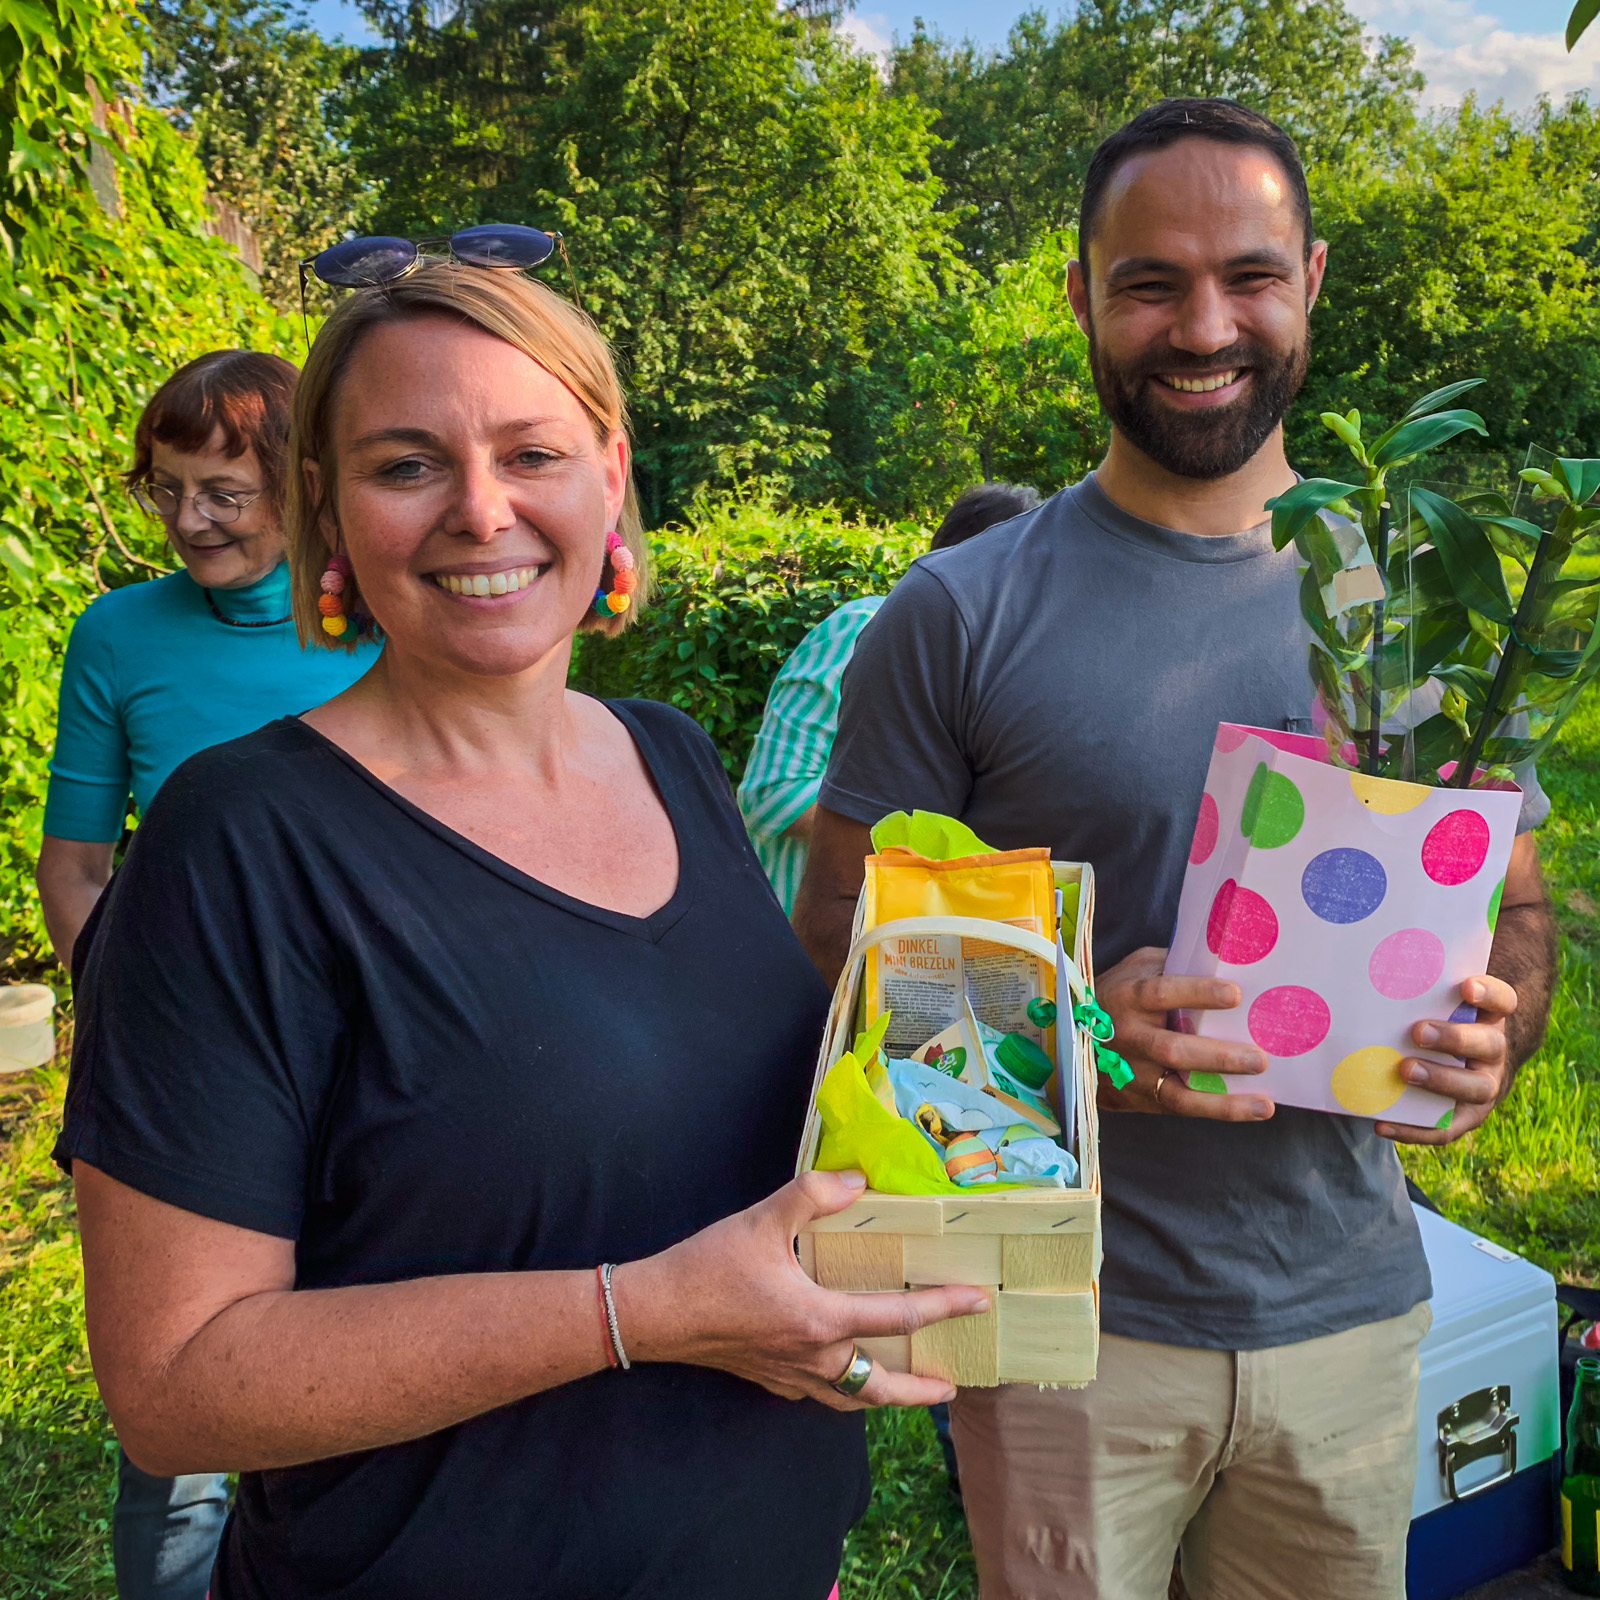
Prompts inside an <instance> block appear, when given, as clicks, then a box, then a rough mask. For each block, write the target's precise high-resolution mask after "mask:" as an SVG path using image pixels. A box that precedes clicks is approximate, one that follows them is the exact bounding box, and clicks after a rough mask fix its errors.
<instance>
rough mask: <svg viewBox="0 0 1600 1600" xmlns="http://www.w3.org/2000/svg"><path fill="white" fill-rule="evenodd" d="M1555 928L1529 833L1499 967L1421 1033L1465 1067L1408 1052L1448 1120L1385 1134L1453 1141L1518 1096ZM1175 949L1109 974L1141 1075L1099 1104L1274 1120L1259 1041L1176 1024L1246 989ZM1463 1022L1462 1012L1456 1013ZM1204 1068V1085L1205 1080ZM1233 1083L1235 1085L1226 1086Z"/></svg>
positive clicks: (1540, 1026) (1409, 1070) (1541, 1010)
mask: <svg viewBox="0 0 1600 1600" xmlns="http://www.w3.org/2000/svg"><path fill="white" fill-rule="evenodd" d="M1552 941H1553V930H1552V927H1551V923H1550V919H1549V914H1548V906H1547V902H1546V898H1545V892H1544V884H1543V881H1542V879H1541V877H1540V874H1539V859H1538V855H1537V853H1536V851H1535V848H1534V844H1533V839H1532V836H1531V835H1528V834H1523V835H1521V836H1519V837H1518V839H1517V842H1516V844H1515V846H1514V847H1513V850H1512V855H1511V864H1510V867H1509V869H1508V871H1507V873H1506V883H1505V889H1504V891H1503V893H1502V895H1501V900H1500V913H1499V919H1498V921H1497V922H1496V925H1495V937H1494V945H1493V948H1492V950H1491V952H1490V956H1489V962H1488V965H1489V967H1490V968H1491V969H1492V970H1491V971H1490V972H1487V973H1482V974H1479V975H1476V976H1473V977H1469V978H1466V979H1464V980H1463V982H1462V984H1461V987H1460V997H1461V1004H1462V1007H1463V1008H1464V1009H1465V1008H1471V1009H1473V1010H1475V1011H1476V1013H1477V1015H1476V1017H1475V1018H1474V1019H1471V1020H1454V1021H1452V1020H1446V1019H1438V1020H1430V1021H1424V1022H1419V1023H1417V1024H1416V1026H1415V1027H1414V1028H1413V1030H1412V1042H1413V1043H1414V1044H1415V1045H1416V1046H1417V1047H1418V1048H1419V1049H1423V1050H1432V1051H1436V1052H1441V1053H1446V1054H1450V1055H1454V1056H1456V1057H1458V1058H1459V1059H1460V1062H1461V1064H1460V1065H1458V1066H1448V1065H1445V1064H1443V1063H1441V1062H1439V1061H1433V1060H1428V1059H1425V1058H1422V1057H1408V1058H1407V1059H1406V1060H1405V1061H1404V1062H1403V1063H1402V1064H1401V1067H1400V1075H1401V1077H1402V1078H1403V1079H1404V1080H1405V1081H1406V1082H1407V1083H1408V1084H1411V1085H1413V1086H1415V1087H1417V1088H1420V1089H1428V1090H1431V1091H1432V1092H1433V1093H1435V1094H1441V1095H1444V1096H1446V1097H1448V1098H1449V1099H1451V1100H1453V1101H1455V1103H1456V1110H1455V1114H1454V1115H1453V1116H1452V1117H1451V1119H1450V1123H1449V1126H1447V1127H1443V1128H1429V1127H1417V1126H1415V1125H1412V1124H1407V1123H1401V1122H1384V1121H1379V1122H1378V1123H1377V1125H1376V1131H1377V1132H1378V1133H1379V1134H1381V1135H1382V1136H1383V1137H1384V1138H1387V1139H1393V1140H1394V1141H1396V1142H1397V1143H1400V1144H1431V1145H1443V1144H1451V1143H1453V1142H1454V1141H1455V1140H1457V1139H1459V1138H1461V1137H1462V1135H1463V1134H1467V1133H1470V1132H1471V1131H1472V1130H1473V1129H1474V1128H1476V1127H1478V1126H1479V1125H1480V1124H1482V1123H1483V1122H1484V1121H1485V1119H1486V1118H1487V1117H1488V1116H1489V1113H1490V1112H1492V1111H1493V1110H1494V1108H1495V1107H1496V1106H1497V1105H1499V1104H1500V1102H1501V1101H1502V1100H1503V1099H1505V1097H1506V1095H1507V1094H1508V1093H1510V1090H1511V1085H1512V1083H1513V1082H1514V1081H1515V1078H1516V1073H1517V1068H1518V1067H1519V1066H1520V1065H1521V1064H1522V1063H1523V1062H1524V1061H1525V1060H1526V1059H1527V1058H1528V1057H1529V1056H1530V1055H1532V1054H1533V1052H1534V1050H1535V1049H1536V1048H1537V1046H1538V1042H1539V1039H1540V1037H1541V1035H1542V1034H1543V1031H1544V1024H1545V1018H1546V1016H1547V1014H1548V1012H1549V1008H1550V973H1551V971H1552V970H1553V966H1554V958H1555V951H1554V948H1553V942H1552ZM1166 958H1167V952H1166V951H1165V950H1163V949H1161V948H1159V947H1157V946H1153V945H1150V946H1145V947H1144V948H1142V949H1139V950H1135V951H1133V952H1132V954H1130V955H1128V956H1125V957H1124V958H1123V959H1122V960H1121V961H1119V962H1118V963H1117V964H1116V966H1114V967H1113V968H1111V970H1110V971H1109V972H1107V973H1106V974H1105V975H1104V976H1103V977H1102V978H1101V980H1100V984H1099V988H1098V993H1099V997H1100V1003H1101V1004H1102V1005H1103V1006H1104V1007H1105V1009H1106V1011H1107V1012H1108V1013H1109V1015H1110V1016H1111V1019H1112V1021H1113V1022H1114V1023H1115V1024H1116V1030H1117V1032H1116V1048H1117V1050H1118V1051H1119V1052H1120V1053H1121V1054H1122V1056H1123V1057H1124V1058H1125V1059H1126V1060H1127V1062H1128V1065H1129V1066H1130V1067H1131V1068H1132V1070H1133V1081H1132V1082H1131V1083H1129V1084H1128V1085H1126V1087H1124V1088H1121V1089H1116V1088H1113V1087H1112V1086H1111V1084H1110V1083H1109V1082H1108V1081H1107V1080H1106V1079H1105V1078H1104V1077H1102V1078H1101V1080H1100V1091H1099V1101H1100V1104H1101V1106H1102V1107H1103V1108H1104V1109H1106V1110H1111V1111H1146V1112H1160V1113H1162V1114H1164V1115H1167V1116H1183V1117H1209V1118H1213V1119H1216V1120H1220V1121H1224V1122H1257V1121H1264V1120H1265V1119H1266V1118H1268V1117H1270V1116H1271V1115H1272V1113H1273V1109H1274V1106H1273V1101H1272V1099H1271V1097H1270V1096H1268V1095H1265V1094H1254V1093H1250V1092H1249V1088H1250V1086H1249V1084H1248V1082H1247V1081H1246V1082H1233V1081H1226V1080H1236V1079H1245V1080H1248V1079H1249V1078H1250V1077H1252V1076H1255V1075H1258V1074H1259V1073H1261V1072H1263V1071H1264V1070H1265V1069H1266V1065H1267V1058H1266V1056H1265V1055H1264V1054H1263V1053H1262V1051H1260V1050H1259V1049H1257V1048H1256V1047H1255V1046H1254V1045H1251V1044H1244V1043H1238V1042H1234V1041H1231V1040H1227V1039H1215V1038H1207V1037H1203V1036H1200V1035H1197V1034H1194V1033H1192V1032H1189V1031H1187V1030H1185V1029H1183V1028H1181V1027H1178V1026H1175V1024H1176V1023H1177V1022H1178V1020H1179V1013H1180V1012H1183V1011H1231V1010H1233V1009H1235V1008H1236V1007H1237V1006H1238V1005H1239V1004H1240V1002H1241V999H1242V992H1241V990H1240V989H1239V986H1238V985H1237V984H1235V983H1231V982H1229V981H1228V980H1227V979H1224V978H1211V977H1186V976H1180V975H1177V974H1168V973H1166V972H1165V971H1164V970H1163V969H1164V966H1165V963H1166ZM1457 1016H1458V1017H1459V1013H1457ZM1200 1074H1204V1075H1205V1076H1204V1077H1202V1078H1200V1082H1201V1083H1202V1084H1204V1085H1205V1086H1204V1087H1197V1086H1196V1075H1200ZM1219 1079H1221V1080H1224V1081H1226V1087H1227V1089H1228V1091H1229V1092H1227V1093H1219V1092H1218V1090H1219V1089H1220V1088H1222V1087H1223V1083H1222V1082H1219V1081H1218V1080H1219Z"/></svg>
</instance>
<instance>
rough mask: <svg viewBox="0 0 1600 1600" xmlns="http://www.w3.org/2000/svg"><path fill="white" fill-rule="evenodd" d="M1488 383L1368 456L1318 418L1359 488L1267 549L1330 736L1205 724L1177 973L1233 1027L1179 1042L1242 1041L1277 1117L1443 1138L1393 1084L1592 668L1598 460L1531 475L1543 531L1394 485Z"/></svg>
mask: <svg viewBox="0 0 1600 1600" xmlns="http://www.w3.org/2000/svg"><path fill="white" fill-rule="evenodd" d="M1479 381H1481V380H1477V379H1472V380H1467V381H1466V382H1463V383H1456V384H1451V385H1449V386H1447V387H1446V388H1443V389H1439V390H1436V391H1434V392H1433V393H1432V394H1429V395H1425V396H1424V397H1423V398H1422V399H1421V400H1419V401H1418V402H1417V403H1416V404H1415V405H1414V406H1412V407H1411V409H1410V410H1409V411H1407V412H1406V414H1405V415H1404V416H1403V417H1401V418H1400V420H1399V421H1398V422H1396V423H1395V424H1394V425H1393V426H1391V427H1388V428H1385V429H1383V430H1381V431H1379V432H1377V433H1376V434H1375V435H1374V436H1373V437H1371V438H1368V437H1367V436H1366V435H1365V434H1364V432H1363V428H1362V420H1361V418H1360V416H1359V415H1358V414H1357V413H1355V412H1351V413H1349V414H1348V415H1345V416H1339V415H1337V414H1335V413H1331V412H1330V413H1327V414H1325V415H1324V417H1323V419H1322V420H1323V422H1324V424H1325V425H1326V426H1327V427H1328V428H1329V430H1330V431H1331V432H1333V433H1334V434H1336V435H1337V436H1338V437H1339V438H1340V440H1342V442H1343V443H1344V444H1345V445H1346V447H1347V448H1348V449H1349V451H1350V454H1351V456H1352V457H1353V459H1354V462H1355V465H1356V466H1357V468H1358V469H1359V471H1358V474H1356V476H1357V477H1358V479H1359V481H1356V482H1344V481H1338V480H1334V479H1329V478H1313V479H1308V480H1305V481H1302V482H1301V483H1298V484H1296V485H1295V486H1294V488H1292V489H1291V490H1289V491H1288V492H1287V493H1286V494H1283V495H1280V496H1278V497H1277V499H1275V500H1274V501H1272V502H1270V509H1271V511H1272V519H1273V542H1274V544H1275V545H1276V546H1277V547H1278V548H1279V549H1283V548H1285V547H1286V546H1287V545H1288V544H1289V543H1290V542H1293V543H1294V545H1295V547H1296V549H1297V551H1298V553H1299V556H1300V559H1301V561H1302V562H1303V563H1304V569H1305V570H1304V575H1303V578H1302V582H1301V588H1300V603H1301V611H1302V614H1303V616H1304V618H1305V621H1306V624H1307V627H1308V630H1309V635H1310V647H1309V661H1310V669H1311V677H1312V681H1313V684H1314V686H1315V691H1316V720H1317V721H1319V722H1320V723H1321V724H1322V727H1321V734H1320V736H1308V735H1298V734H1285V733H1280V732H1277V731H1275V730H1267V729H1248V728H1242V727H1232V726H1228V725H1224V727H1223V728H1221V729H1219V731H1218V737H1217V744H1216V747H1215V749H1214V751H1213V754H1212V760H1211V766H1210V771H1209V773H1208V776H1207V781H1206V791H1205V795H1204V796H1203V798H1202V802H1201V811H1200V818H1199V822H1198V824H1197V827H1196V831H1195V837H1194V843H1193V846H1192V848H1191V851H1190V862H1189V867H1188V872H1187V875H1186V878H1185V882H1184V888H1183V895H1182V900H1181V903H1180V908H1179V914H1178V923H1177V928H1176V930H1175V933H1174V936H1173V942H1172V949H1171V953H1170V954H1169V957H1168V963H1167V967H1168V971H1171V972H1183V973H1203V974H1221V975H1225V976H1227V977H1229V978H1231V979H1233V980H1234V981H1236V982H1237V983H1239V985H1240V987H1241V989H1242V990H1243V991H1244V999H1243V1003H1242V1004H1241V1005H1240V1006H1239V1008H1238V1009H1237V1010H1235V1011H1229V1012H1203V1013H1196V1014H1194V1015H1193V1016H1192V1017H1190V1018H1188V1019H1186V1025H1188V1026H1190V1027H1192V1028H1194V1029H1196V1030H1199V1031H1204V1032H1206V1033H1208V1034H1211V1035H1213V1036H1215V1037H1221V1038H1231V1039H1237V1040H1250V1041H1253V1042H1254V1043H1255V1044H1256V1045H1258V1046H1259V1047H1260V1048H1261V1049H1262V1050H1263V1051H1265V1053H1266V1054H1267V1056H1268V1059H1269V1066H1268V1070H1267V1073H1266V1074H1265V1076H1264V1077H1263V1078H1260V1079H1253V1080H1251V1088H1252V1089H1256V1088H1259V1089H1260V1090H1261V1091H1262V1092H1264V1093H1266V1094H1269V1095H1272V1096H1274V1098H1276V1099H1279V1100H1281V1101H1283V1102H1284V1103H1286V1104H1290V1105H1302V1106H1311V1107H1314V1108H1316V1109H1322V1110H1328V1111H1336V1112H1343V1113H1347V1114H1349V1113H1354V1114H1357V1115H1364V1116H1385V1117H1388V1118H1391V1119H1393V1120H1396V1121H1401V1122H1410V1123H1421V1124H1425V1125H1426V1124H1435V1125H1444V1124H1445V1123H1447V1122H1448V1118H1449V1115H1450V1112H1451V1110H1452V1106H1451V1103H1450V1102H1449V1101H1447V1100H1445V1099H1443V1098H1442V1097H1440V1096H1437V1095H1433V1094H1430V1093H1426V1092H1424V1091H1421V1090H1417V1089H1414V1088H1410V1087H1409V1086H1407V1085H1406V1084H1405V1083H1404V1081H1403V1080H1402V1079H1401V1078H1400V1076H1399V1071H1398V1069H1399V1064H1400V1062H1401V1060H1402V1059H1403V1058H1404V1057H1405V1056H1406V1055H1414V1054H1417V1053H1419V1052H1417V1050H1416V1048H1415V1046H1414V1045H1413V1044H1412V1042H1411V1030H1412V1028H1413V1026H1414V1025H1415V1024H1416V1023H1417V1022H1419V1021H1421V1020H1423V1019H1425V1018H1428V1017H1435V1016H1450V1015H1451V1014H1452V1013H1453V1012H1454V1011H1455V1010H1456V1007H1457V1000H1458V990H1459V985H1460V982H1461V980H1462V979H1463V978H1464V977H1467V976H1469V975H1470V974H1472V973H1476V972H1481V971H1483V969H1484V966H1485V964H1486V962H1487V959H1488V954H1489V946H1490V943H1491V941H1492V937H1493V928H1494V919H1495V916H1496V914H1497V912H1498V908H1499V900H1500V891H1501V885H1502V883H1503V879H1504V873H1505V867H1506V863H1507V861H1508V860H1509V857H1510V853H1511V845H1512V842H1513V839H1514V836H1515V831H1516V823H1517V814H1518V811H1519V809H1520V804H1521V795H1520V791H1519V790H1518V789H1517V788H1516V785H1515V784H1514V782H1513V781H1512V779H1511V769H1512V768H1513V767H1514V766H1516V765H1517V764H1519V763H1521V762H1524V761H1526V760H1529V759H1530V758H1532V757H1534V756H1535V755H1536V754H1537V752H1538V751H1539V750H1540V749H1541V748H1542V747H1543V746H1544V745H1545V744H1546V743H1547V742H1548V741H1549V739H1550V738H1552V737H1553V736H1554V734H1555V732H1556V730H1557V729H1558V728H1559V726H1560V724H1561V721H1562V720H1563V719H1564V718H1565V717H1566V715H1567V714H1568V713H1569V712H1570V711H1571V709H1572V707H1573V705H1574V704H1575V703H1576V700H1577V698H1578V696H1579V695H1580V694H1581V693H1582V691H1583V689H1584V687H1585V686H1586V685H1587V684H1588V683H1590V682H1592V681H1593V679H1594V677H1595V676H1596V674H1597V672H1600V651H1597V649H1596V629H1595V610H1596V599H1597V597H1600V578H1590V577H1585V576H1573V575H1570V574H1568V573H1567V572H1566V571H1565V568H1566V566H1567V563H1568V561H1569V559H1570V557H1571V556H1572V555H1573V553H1574V551H1575V550H1576V549H1577V548H1578V546H1579V542H1580V541H1581V540H1582V539H1583V537H1584V536H1585V535H1586V534H1587V533H1588V532H1589V531H1590V530H1591V529H1592V528H1594V527H1596V526H1597V525H1600V510H1597V509H1595V508H1592V507H1591V506H1590V505H1589V500H1590V499H1591V497H1592V496H1593V495H1594V494H1595V492H1596V491H1597V490H1600V462H1597V461H1569V460H1554V461H1552V463H1551V465H1550V466H1549V467H1548V468H1547V469H1546V468H1529V469H1527V470H1526V471H1525V472H1524V473H1523V475H1522V476H1523V478H1524V480H1525V482H1526V484H1527V486H1528V490H1527V491H1526V492H1531V494H1532V495H1533V497H1534V498H1535V500H1536V502H1538V503H1541V504H1542V505H1543V506H1544V507H1546V508H1547V509H1553V510H1554V512H1555V515H1554V517H1553V518H1551V517H1549V516H1547V517H1546V518H1545V520H1546V522H1547V523H1548V524H1549V525H1548V526H1540V525H1538V524H1536V523H1535V522H1533V521H1531V520H1529V519H1527V518H1524V517H1519V516H1517V515H1515V514H1514V507H1513V505H1512V504H1511V503H1509V502H1508V501H1507V500H1506V499H1505V498H1504V497H1502V496H1499V495H1495V494H1478V495H1472V496H1460V497H1455V498H1452V497H1450V496H1448V495H1445V494H1442V493H1440V492H1439V491H1438V490H1435V489H1431V488H1428V487H1425V486H1423V485H1420V484H1416V483H1413V484H1411V485H1410V487H1409V488H1407V489H1406V490H1405V491H1404V492H1403V493H1401V492H1396V491H1393V490H1391V486H1390V479H1391V477H1392V476H1393V475H1394V474H1396V472H1397V469H1400V468H1402V467H1408V466H1410V465H1411V464H1412V463H1414V462H1415V461H1416V460H1417V459H1418V458H1419V457H1421V456H1423V455H1425V454H1426V453H1427V452H1429V451H1431V450H1434V449H1437V448H1438V446H1440V445H1441V444H1443V443H1445V442H1446V441H1448V440H1450V439H1452V438H1455V437H1458V436H1459V435H1461V434H1463V433H1469V432H1473V433H1479V434H1482V433H1483V432H1484V431H1485V430H1484V426H1483V422H1482V419H1481V418H1480V417H1479V416H1478V415H1477V414H1476V413H1475V412H1472V411H1467V410H1460V409H1453V408H1452V406H1451V402H1453V401H1454V400H1456V399H1458V398H1459V397H1460V396H1461V395H1463V394H1465V393H1466V392H1467V391H1468V390H1470V389H1471V388H1473V387H1475V386H1476V384H1477V383H1478V382H1479ZM1396 502H1399V513H1398V514H1396ZM1508 569H1509V571H1510V573H1511V575H1512V576H1511V580H1510V582H1508V580H1507V570H1508ZM1439 1059H1441V1060H1444V1059H1448V1058H1444V1057H1440V1058H1439ZM1191 1084H1192V1086H1195V1087H1205V1088H1213V1089H1218V1090H1221V1089H1224V1088H1225V1086H1224V1084H1223V1083H1222V1080H1221V1079H1211V1080H1209V1081H1201V1082H1198V1083H1196V1082H1195V1080H1191Z"/></svg>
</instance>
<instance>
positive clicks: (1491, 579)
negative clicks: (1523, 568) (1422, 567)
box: [1411, 487, 1511, 627]
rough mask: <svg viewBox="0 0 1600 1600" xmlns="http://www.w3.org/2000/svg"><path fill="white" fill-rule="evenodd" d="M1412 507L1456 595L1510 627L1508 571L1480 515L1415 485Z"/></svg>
mask: <svg viewBox="0 0 1600 1600" xmlns="http://www.w3.org/2000/svg"><path fill="white" fill-rule="evenodd" d="M1411 509H1412V510H1413V511H1414V512H1416V514H1417V515H1418V516H1419V517H1421V518H1422V520H1423V522H1424V523H1426V524H1427V528H1428V534H1429V537H1430V538H1431V539H1432V540H1433V546H1434V549H1436V550H1437V551H1438V552H1439V558H1440V560H1442V561H1443V562H1444V568H1445V571H1446V572H1447V573H1448V574H1449V577H1450V586H1451V587H1452V588H1453V589H1454V590H1455V594H1456V599H1457V600H1458V601H1459V602H1460V603H1461V604H1462V605H1464V606H1465V607H1467V609H1468V610H1469V611H1476V612H1477V613H1478V614H1479V615H1480V616H1484V617H1488V618H1489V619H1490V620H1491V621H1493V622H1498V623H1500V624H1501V626H1502V627H1510V625H1511V596H1510V595H1509V594H1508V593H1507V592H1506V580H1505V574H1504V573H1503V572H1502V571H1501V570H1500V558H1499V556H1498V555H1496V554H1495V549H1494V546H1493V545H1492V544H1490V543H1489V538H1488V535H1487V534H1486V533H1485V532H1484V531H1483V529H1482V528H1481V527H1479V525H1478V521H1477V519H1476V518H1475V517H1472V516H1469V515H1468V514H1467V513H1466V512H1465V511H1463V510H1462V509H1461V507H1460V506H1458V505H1457V504H1456V503H1455V502H1454V501H1453V500H1447V499H1446V498H1445V497H1444V496H1443V495H1442V494H1436V493H1435V492H1434V491H1433V490H1432V489H1420V488H1416V487H1413V488H1412V490H1411Z"/></svg>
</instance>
